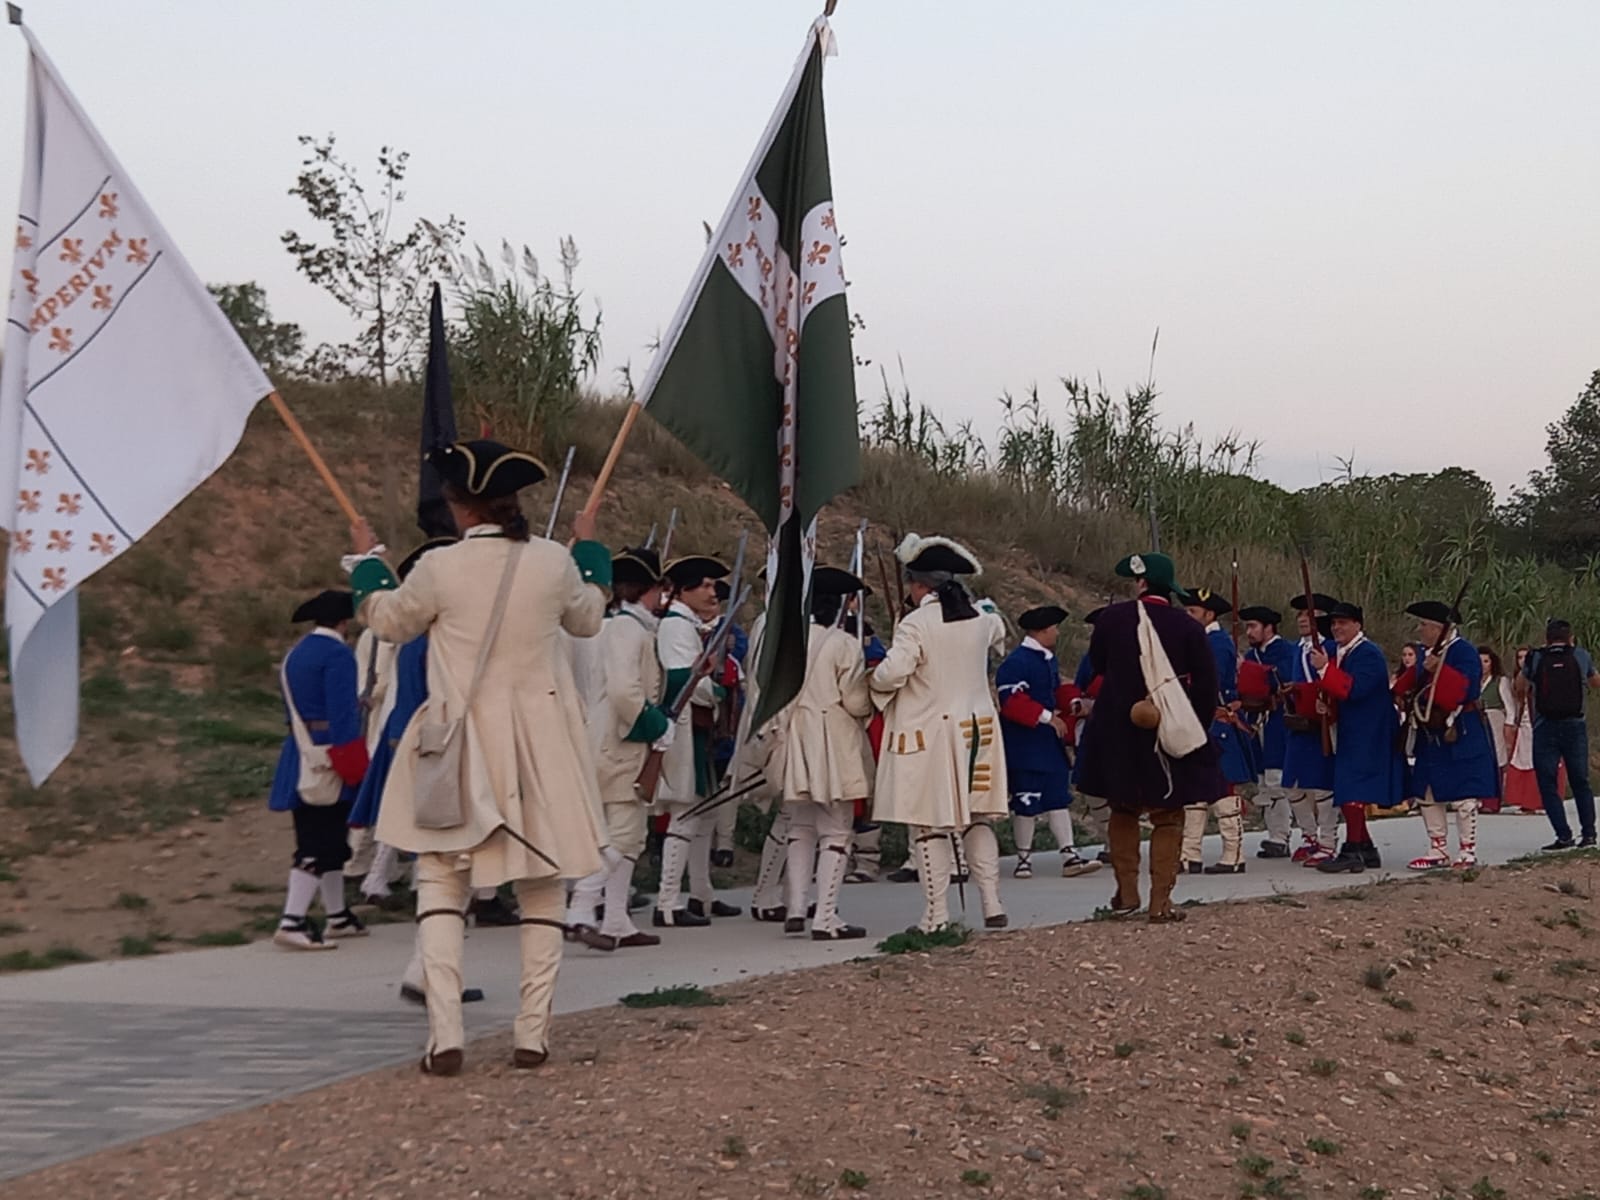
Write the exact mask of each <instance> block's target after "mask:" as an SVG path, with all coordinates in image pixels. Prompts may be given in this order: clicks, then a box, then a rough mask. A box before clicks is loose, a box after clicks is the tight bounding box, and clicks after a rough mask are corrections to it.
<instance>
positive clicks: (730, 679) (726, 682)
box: [717, 654, 739, 691]
mask: <svg viewBox="0 0 1600 1200" xmlns="http://www.w3.org/2000/svg"><path fill="white" fill-rule="evenodd" d="M717 682H718V683H720V684H721V685H722V686H723V687H725V688H727V689H728V690H729V691H732V690H733V689H734V688H736V687H738V686H739V661H738V659H736V658H734V657H733V655H731V654H730V655H728V657H727V658H725V659H723V660H722V678H720V679H719V680H717Z"/></svg>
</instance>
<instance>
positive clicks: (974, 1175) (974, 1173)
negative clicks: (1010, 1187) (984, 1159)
mask: <svg viewBox="0 0 1600 1200" xmlns="http://www.w3.org/2000/svg"><path fill="white" fill-rule="evenodd" d="M990 1178H991V1176H990V1174H989V1172H987V1171H979V1170H977V1169H976V1168H973V1167H969V1168H967V1169H966V1170H965V1171H963V1172H961V1182H962V1183H964V1184H966V1185H967V1186H968V1187H987V1186H988V1185H989V1180H990Z"/></svg>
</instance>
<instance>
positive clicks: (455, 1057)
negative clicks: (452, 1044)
mask: <svg viewBox="0 0 1600 1200" xmlns="http://www.w3.org/2000/svg"><path fill="white" fill-rule="evenodd" d="M465 1058H466V1056H465V1055H464V1054H463V1053H462V1052H461V1051H460V1050H429V1051H428V1052H427V1053H426V1054H424V1055H423V1056H422V1062H421V1063H420V1064H419V1065H420V1066H421V1067H422V1073H423V1074H424V1075H459V1074H461V1064H462V1062H463V1060H464V1059H465Z"/></svg>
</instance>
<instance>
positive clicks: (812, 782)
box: [783, 625, 872, 804]
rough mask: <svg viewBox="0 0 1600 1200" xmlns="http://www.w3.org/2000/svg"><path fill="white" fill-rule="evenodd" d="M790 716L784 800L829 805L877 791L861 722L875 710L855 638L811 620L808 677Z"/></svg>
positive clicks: (785, 761) (863, 662) (868, 748)
mask: <svg viewBox="0 0 1600 1200" xmlns="http://www.w3.org/2000/svg"><path fill="white" fill-rule="evenodd" d="M786 715H787V717H788V730H787V735H786V754H785V756H784V771H783V798H784V799H785V800H810V801H813V802H814V803H817V804H829V803H832V802H835V801H842V800H863V799H865V798H867V797H868V796H870V795H871V794H872V781H871V776H870V774H869V768H870V767H871V764H872V753H871V749H870V747H869V745H868V743H867V734H866V730H865V729H864V728H863V727H862V724H861V722H862V721H863V720H864V719H865V718H867V717H870V716H871V715H872V693H871V692H870V690H869V689H868V687H867V666H866V662H865V660H864V659H863V658H862V657H861V646H860V644H859V643H858V642H857V641H856V639H855V638H853V637H851V636H850V635H849V634H848V633H846V632H845V631H844V630H842V629H834V628H830V627H828V626H823V625H812V627H811V636H810V637H809V638H808V639H807V641H806V677H805V681H804V682H803V683H802V684H801V685H800V694H799V695H798V696H796V697H795V699H794V703H793V704H792V705H790V707H789V708H788V709H787V712H786Z"/></svg>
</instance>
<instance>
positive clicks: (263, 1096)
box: [0, 816, 1550, 1192]
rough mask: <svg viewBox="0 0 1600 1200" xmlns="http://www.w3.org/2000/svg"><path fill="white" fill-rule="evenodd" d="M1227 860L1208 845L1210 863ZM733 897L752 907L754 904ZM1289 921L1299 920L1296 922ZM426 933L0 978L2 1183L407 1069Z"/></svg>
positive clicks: (1060, 883) (788, 963)
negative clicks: (411, 963) (404, 989)
mask: <svg viewBox="0 0 1600 1200" xmlns="http://www.w3.org/2000/svg"><path fill="white" fill-rule="evenodd" d="M1372 831H1373V837H1374V840H1375V841H1376V842H1377V843H1378V845H1379V847H1380V849H1381V850H1382V853H1383V857H1384V862H1385V863H1386V864H1387V866H1386V868H1385V870H1384V871H1382V872H1376V873H1368V874H1367V875H1365V876H1350V875H1338V876H1328V875H1320V874H1318V873H1316V872H1314V871H1307V870H1304V869H1303V868H1301V867H1299V866H1297V865H1294V864H1291V863H1289V862H1287V861H1283V860H1270V861H1262V860H1258V859H1256V858H1255V857H1254V848H1255V845H1256V843H1257V842H1258V841H1259V836H1260V835H1258V834H1257V835H1250V836H1249V837H1247V839H1246V853H1247V860H1246V861H1247V863H1248V873H1247V874H1244V875H1230V876H1187V875H1186V876H1184V877H1183V878H1182V879H1181V880H1180V882H1179V891H1178V898H1179V899H1180V900H1187V899H1199V900H1204V901H1209V902H1215V901H1222V900H1234V899H1242V898H1245V897H1249V896H1261V895H1270V894H1271V893H1273V892H1277V891H1307V890H1321V889H1325V888H1339V887H1348V886H1351V885H1352V884H1360V883H1363V882H1371V881H1373V880H1375V879H1377V878H1381V877H1383V876H1384V875H1403V874H1405V867H1404V864H1405V862H1406V860H1407V859H1409V858H1410V857H1411V856H1412V855H1414V854H1416V853H1418V852H1419V851H1420V850H1421V849H1422V848H1423V844H1424V837H1423V833H1422V828H1421V822H1420V821H1419V820H1417V819H1415V818H1411V819H1397V820H1388V821H1378V822H1374V824H1373V826H1372ZM1549 837H1550V828H1549V825H1548V824H1547V823H1546V822H1545V821H1544V820H1543V819H1542V818H1534V817H1520V816H1516V817H1514V816H1501V817H1486V818H1484V819H1483V820H1482V821H1481V822H1480V833H1479V847H1480V854H1482V856H1483V859H1484V861H1485V862H1486V863H1494V862H1504V861H1505V860H1506V859H1508V858H1512V857H1515V856H1517V855H1520V854H1526V853H1528V852H1529V851H1531V850H1536V849H1538V847H1539V846H1540V845H1541V844H1542V843H1543V842H1545V841H1547V840H1548V839H1549ZM1216 853H1217V839H1216V838H1214V837H1213V838H1210V839H1208V845H1207V859H1208V861H1211V860H1214V859H1215V857H1216ZM1034 864H1035V870H1036V871H1037V872H1038V874H1037V875H1036V876H1035V878H1034V879H1032V880H1028V881H1026V882H1019V881H1017V880H1013V879H1011V878H1010V869H1011V865H1012V863H1011V861H1010V860H1007V861H1005V862H1004V863H1003V864H1002V870H1003V874H1004V878H1003V880H1002V892H1003V894H1004V898H1005V902H1006V907H1007V909H1008V911H1009V913H1010V916H1011V921H1012V924H1013V926H1031V925H1048V924H1057V923H1061V922H1066V921H1081V920H1086V919H1088V918H1090V917H1091V916H1092V915H1093V913H1094V910H1095V908H1096V907H1098V906H1100V905H1103V904H1105V903H1106V901H1107V900H1108V899H1109V898H1110V894H1111V891H1112V884H1111V879H1110V873H1109V872H1108V871H1101V872H1097V873H1096V874H1093V875H1087V876H1082V877H1079V878H1076V879H1062V878H1060V876H1058V875H1056V874H1055V864H1056V856H1055V855H1054V854H1037V855H1035V856H1034ZM967 892H968V902H969V904H970V905H972V910H973V911H972V913H971V914H970V915H969V917H968V918H967V919H968V922H969V923H976V922H977V908H976V906H977V898H976V896H975V895H974V894H973V889H972V888H971V887H970V886H969V887H968V889H967ZM725 895H727V896H728V898H729V899H730V900H732V901H733V902H734V903H737V904H741V905H748V903H749V897H748V894H747V893H745V894H741V893H725ZM951 903H952V905H953V906H954V905H955V904H956V899H955V896H954V895H952V897H951ZM921 905H922V899H921V889H920V888H917V887H916V886H914V885H894V884H888V883H880V884H876V885H862V886H858V887H849V888H846V889H845V892H844V896H843V899H842V902H841V909H842V911H843V913H844V915H845V916H846V917H847V918H848V919H850V920H852V921H855V922H857V923H858V924H863V925H865V926H867V928H868V929H869V930H870V931H871V934H872V937H871V940H869V941H866V942H837V943H828V942H813V941H811V940H810V939H809V938H786V937H784V936H783V935H782V933H781V932H779V931H778V930H776V929H775V928H774V927H773V926H771V925H762V924H758V923H756V922H754V921H751V920H749V919H748V917H745V918H737V919H729V920H725V921H718V922H716V924H715V926H714V927H713V928H711V929H704V930H699V929H696V930H677V931H673V930H668V931H666V938H667V940H666V941H665V943H664V944H663V945H662V946H661V947H659V948H658V949H651V950H640V951H632V952H628V951H623V952H619V953H617V954H601V953H597V952H594V951H590V950H582V949H571V948H569V950H568V952H567V955H566V958H565V961H564V963H563V965H562V971H561V978H560V983H559V986H558V988H557V992H556V1010H557V1011H558V1012H574V1011H579V1010H582V1009H588V1008H596V1007H601V1006H604V1005H609V1004H614V1003H616V1001H617V999H618V997H620V996H622V995H623V994H625V993H627V992H630V991H647V990H649V989H651V988H653V987H658V986H666V985H672V984H679V983H687V982H693V983H700V984H708V985H709V984H717V983H727V982H731V981H734V980H737V979H741V978H748V977H750V976H753V975H763V974H772V973H776V972H781V971H791V970H799V969H802V968H805V967H812V966H819V965H822V964H825V963H829V962H841V961H845V960H847V959H850V958H854V957H856V956H858V955H861V954H863V953H870V952H871V947H872V946H873V945H875V944H876V942H877V940H878V939H880V938H882V937H884V936H887V935H888V934H890V933H893V932H895V931H896V930H899V929H904V928H905V927H906V926H908V925H911V924H914V923H915V921H916V920H917V917H918V915H919V913H920V911H921ZM1284 911H1285V912H1286V913H1289V914H1291V915H1290V916H1289V917H1287V918H1286V919H1293V918H1292V912H1293V910H1288V909H1285V910H1284ZM639 915H646V914H639ZM1202 920H1203V918H1202ZM411 936H412V933H411V927H410V926H409V925H387V926H379V927H377V928H376V929H374V931H373V936H372V937H370V938H365V939H362V940H360V941H353V942H344V943H341V944H340V946H339V949H338V950H337V951H336V952H334V953H328V954H289V953H285V952H284V951H281V950H278V949H276V948H275V947H273V946H272V944H271V943H270V942H258V943H255V944H254V945H250V946H240V947H231V948H224V949H216V950H197V951H192V952H189V953H182V954H168V955H157V956H154V957H151V958H138V959H123V960H119V961H112V962H101V963H86V964H83V965H81V966H72V967H64V968H61V969H58V970H54V971H46V972H34V973H29V974H18V975H0V1031H3V1035H4V1036H0V1180H4V1179H6V1178H8V1177H13V1176H17V1175H21V1174H24V1173H25V1172H28V1171H34V1170H38V1169H39V1168H41V1167H44V1166H47V1165H49V1164H51V1163H54V1162H58V1161H61V1160H63V1159H67V1158H73V1157H77V1156H79V1155H83V1154H89V1153H92V1152H93V1151H96V1150H100V1149H104V1148H106V1147H107V1146H111V1145H115V1144H117V1143H119V1142H125V1141H130V1140H133V1139H137V1138H142V1137H147V1136H149V1135H151V1134H154V1133H160V1132H163V1131H166V1130H169V1129H175V1128H178V1127H180V1126H183V1125H187V1124H191V1123H193V1122H196V1121H200V1120H204V1119H206V1118H209V1117H213V1116H217V1115H220V1114H222V1113H225V1112H228V1111H231V1110H233V1109H237V1108H242V1107H249V1106H251V1105H255V1104H262V1103H266V1102H267V1101H269V1100H273V1099H276V1098H278V1097H281V1096H285V1095H289V1094H292V1093H294V1092H298V1091H304V1090H308V1089H310V1088H313V1087H317V1086H320V1085H322V1084H326V1083H331V1082H333V1081H335V1080H337V1079H341V1078H343V1077H345V1076H347V1075H351V1074H355V1073H359V1072H362V1071H368V1070H373V1069H376V1068H378V1067H383V1066H388V1065H391V1064H396V1063H403V1062H407V1061H410V1060H411V1059H413V1058H414V1057H416V1056H417V1055H419V1054H420V1053H421V1050H422V1046H423V1043H424V1041H425V1038H426V1021H425V1018H424V1016H423V1014H422V1012H421V1010H420V1009H417V1008H414V1007H412V1006H409V1005H405V1004H403V1003H402V1002H400V1001H399V1000H398V998H397V984H398V980H399V977H400V973H401V971H402V970H403V969H404V967H405V964H406V960H407V959H408V958H409V957H410V953H411ZM516 947H517V932H516V930H514V929H488V930H481V931H477V930H475V931H472V932H471V933H469V935H468V943H467V961H466V972H467V979H468V982H469V983H471V984H474V985H478V986H481V987H483V988H484V989H485V991H486V992H487V993H488V996H487V999H486V1000H485V1001H484V1002H483V1003H481V1004H473V1005H469V1006H468V1007H467V1020H468V1036H469V1037H478V1036H481V1035H484V1034H488V1033H494V1032H497V1031H501V1030H504V1029H506V1028H507V1027H508V1026H509V1024H510V1021H511V1017H512V1015H513V1014H514V1012H515V1005H516V992H517V986H516V981H517V948H516ZM0 1192H3V1189H0Z"/></svg>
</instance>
